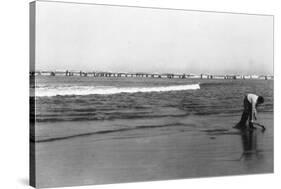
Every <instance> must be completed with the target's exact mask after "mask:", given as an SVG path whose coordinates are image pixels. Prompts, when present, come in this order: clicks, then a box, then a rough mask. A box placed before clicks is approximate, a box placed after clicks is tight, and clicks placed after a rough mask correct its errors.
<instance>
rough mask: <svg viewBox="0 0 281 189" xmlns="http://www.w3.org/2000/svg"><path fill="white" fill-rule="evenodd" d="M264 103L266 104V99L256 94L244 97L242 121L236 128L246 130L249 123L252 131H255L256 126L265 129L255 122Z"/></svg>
mask: <svg viewBox="0 0 281 189" xmlns="http://www.w3.org/2000/svg"><path fill="white" fill-rule="evenodd" d="M262 103H264V98H263V97H262V96H258V95H256V94H246V95H245V97H244V111H243V114H242V116H241V120H240V121H239V123H237V124H236V126H235V127H236V128H241V129H246V128H247V121H248V125H249V128H250V129H255V127H254V124H256V125H258V126H260V127H262V128H263V129H265V127H264V126H263V125H261V124H259V123H255V122H254V120H257V107H258V105H260V104H262Z"/></svg>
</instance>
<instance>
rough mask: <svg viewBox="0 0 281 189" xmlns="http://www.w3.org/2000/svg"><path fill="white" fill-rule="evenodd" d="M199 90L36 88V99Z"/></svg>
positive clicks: (192, 86)
mask: <svg viewBox="0 0 281 189" xmlns="http://www.w3.org/2000/svg"><path fill="white" fill-rule="evenodd" d="M196 89H200V85H199V84H189V85H173V86H157V87H112V86H108V87H106V86H58V87H47V86H43V87H42V86H40V87H36V89H35V95H36V97H51V96H58V95H60V96H67V95H91V94H99V95H110V94H117V93H138V92H142V93H147V92H167V91H182V90H196Z"/></svg>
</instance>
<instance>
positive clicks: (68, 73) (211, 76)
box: [29, 70, 274, 80]
mask: <svg viewBox="0 0 281 189" xmlns="http://www.w3.org/2000/svg"><path fill="white" fill-rule="evenodd" d="M29 75H30V76H31V77H32V76H39V75H42V76H81V77H140V78H167V79H258V80H273V79H274V76H273V75H239V74H186V73H146V72H135V73H128V72H95V71H93V72H85V71H68V70H66V71H33V72H30V73H29Z"/></svg>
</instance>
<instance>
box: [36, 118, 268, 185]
mask: <svg viewBox="0 0 281 189" xmlns="http://www.w3.org/2000/svg"><path fill="white" fill-rule="evenodd" d="M239 118H240V116H239V115H235V116H230V115H228V116H220V115H209V116H188V117H186V118H185V119H182V120H181V122H182V123H185V124H182V125H180V126H175V127H174V128H173V127H155V128H140V129H138V130H134V131H131V130H128V131H123V132H112V133H110V132H109V133H104V134H99V135H98V134H95V133H94V132H93V134H88V135H83V134H82V135H80V136H77V137H72V138H71V137H70V138H68V139H62V140H54V141H45V142H36V169H37V170H39V171H37V172H36V179H37V186H38V187H55V186H70V185H87V184H108V183H120V182H135V181H152V180H163V179H180V178H192V177H207V176H225V175H236V174H256V173H272V172H273V114H272V113H262V114H259V119H260V120H261V121H260V123H262V124H264V125H265V126H266V131H265V132H262V131H261V129H259V128H258V129H257V130H255V131H253V132H248V131H247V132H245V131H243V132H242V131H240V130H237V129H234V128H232V127H233V126H234V125H235V123H236V122H237V121H238V120H239ZM63 124H67V123H63ZM75 124H77V125H79V128H83V122H76V123H75ZM85 124H86V125H85ZM92 124H95V122H92ZM90 125H91V122H90V123H89V122H88V123H84V127H85V128H88V127H90ZM42 128H43V127H42ZM40 133H44V132H43V131H40Z"/></svg>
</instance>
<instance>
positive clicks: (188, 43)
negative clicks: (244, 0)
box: [35, 1, 273, 75]
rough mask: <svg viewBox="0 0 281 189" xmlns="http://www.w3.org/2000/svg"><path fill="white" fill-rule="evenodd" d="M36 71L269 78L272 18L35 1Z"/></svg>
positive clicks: (271, 72)
mask: <svg viewBox="0 0 281 189" xmlns="http://www.w3.org/2000/svg"><path fill="white" fill-rule="evenodd" d="M35 46H36V51H35V52H36V55H35V57H36V58H35V62H36V63H35V64H36V66H35V67H36V68H35V69H36V70H83V71H113V72H157V73H197V74H199V73H212V74H259V75H262V74H273V17H272V16H264V15H245V14H229V13H214V12H199V11H182V10H164V9H149V8H135V7H118V6H103V5H88V4H72V3H56V2H44V1H41V2H40V1H37V4H36V45H35Z"/></svg>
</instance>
